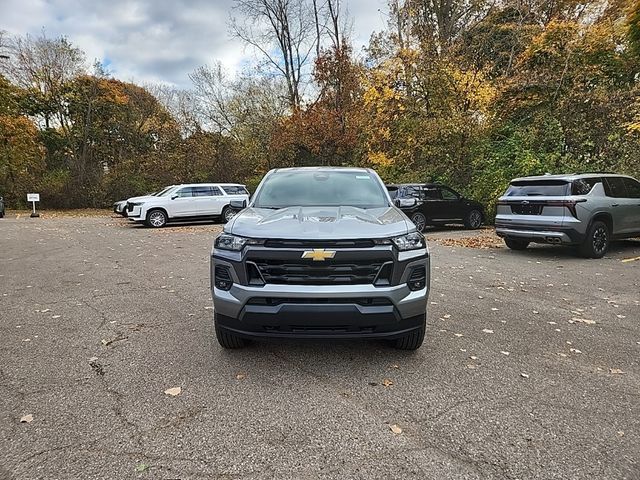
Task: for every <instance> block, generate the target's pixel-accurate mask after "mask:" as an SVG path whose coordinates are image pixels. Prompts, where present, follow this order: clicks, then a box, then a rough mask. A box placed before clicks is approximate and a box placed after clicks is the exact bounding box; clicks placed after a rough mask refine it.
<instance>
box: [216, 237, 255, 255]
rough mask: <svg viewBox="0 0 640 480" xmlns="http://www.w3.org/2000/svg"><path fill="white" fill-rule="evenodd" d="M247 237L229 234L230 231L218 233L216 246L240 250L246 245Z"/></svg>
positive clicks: (222, 248) (223, 248)
mask: <svg viewBox="0 0 640 480" xmlns="http://www.w3.org/2000/svg"><path fill="white" fill-rule="evenodd" d="M246 243H247V239H246V238H242V237H236V236H235V235H229V234H228V233H222V234H220V235H218V238H216V241H215V244H214V246H215V248H219V249H221V250H235V251H239V250H242V248H243V247H244V246H245V245H246Z"/></svg>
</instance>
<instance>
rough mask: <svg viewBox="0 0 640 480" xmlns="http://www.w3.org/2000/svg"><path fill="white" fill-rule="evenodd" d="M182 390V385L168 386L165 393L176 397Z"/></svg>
mask: <svg viewBox="0 0 640 480" xmlns="http://www.w3.org/2000/svg"><path fill="white" fill-rule="evenodd" d="M181 392H182V388H180V387H173V388H168V389H167V390H165V391H164V393H166V394H167V395H171V396H172V397H175V396H176V395H180V393H181Z"/></svg>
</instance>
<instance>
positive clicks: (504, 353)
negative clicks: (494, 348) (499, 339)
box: [500, 350, 510, 356]
mask: <svg viewBox="0 0 640 480" xmlns="http://www.w3.org/2000/svg"><path fill="white" fill-rule="evenodd" d="M500 353H501V354H503V355H506V356H509V355H510V354H509V352H505V351H504V350H501V351H500Z"/></svg>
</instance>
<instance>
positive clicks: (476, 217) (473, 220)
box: [469, 210, 482, 228]
mask: <svg viewBox="0 0 640 480" xmlns="http://www.w3.org/2000/svg"><path fill="white" fill-rule="evenodd" d="M469 225H470V226H471V228H478V227H479V226H480V225H482V214H481V213H480V212H479V211H477V210H473V211H472V212H471V213H470V214H469Z"/></svg>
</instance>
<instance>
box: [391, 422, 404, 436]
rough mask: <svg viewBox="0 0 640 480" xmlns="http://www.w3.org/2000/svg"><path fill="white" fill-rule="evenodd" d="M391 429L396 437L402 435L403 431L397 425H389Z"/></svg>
mask: <svg viewBox="0 0 640 480" xmlns="http://www.w3.org/2000/svg"><path fill="white" fill-rule="evenodd" d="M389 429H390V430H391V431H392V432H393V433H394V434H396V435H400V434H401V433H402V429H401V428H400V427H399V426H398V425H396V424H393V425H389Z"/></svg>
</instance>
